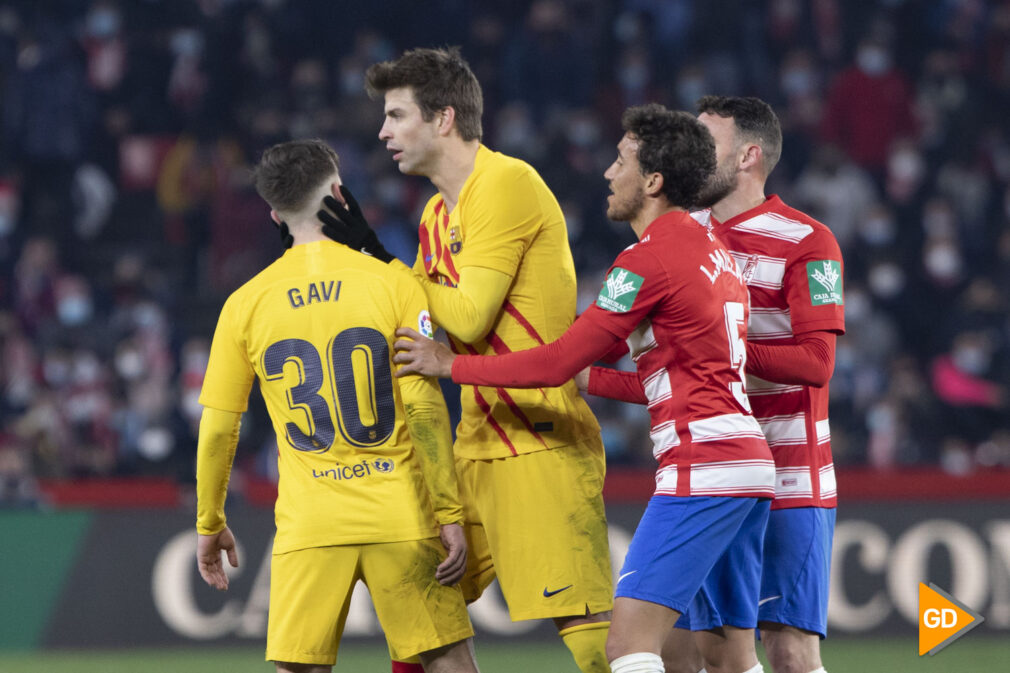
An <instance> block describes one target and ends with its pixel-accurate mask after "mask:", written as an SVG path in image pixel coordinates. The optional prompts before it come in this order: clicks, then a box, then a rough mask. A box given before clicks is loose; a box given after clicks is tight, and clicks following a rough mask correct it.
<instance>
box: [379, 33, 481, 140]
mask: <svg viewBox="0 0 1010 673" xmlns="http://www.w3.org/2000/svg"><path fill="white" fill-rule="evenodd" d="M400 87H408V88H410V89H411V91H413V93H414V100H415V101H417V105H418V107H420V108H421V118H422V119H424V121H426V122H428V121H431V120H432V119H433V118H434V117H435V114H436V113H438V112H440V111H441V110H444V109H445V108H447V107H451V108H453V109H454V110H455V111H456V130H457V131H458V132H459V135H460V137H462V138H463V140H480V139H481V136H482V135H483V134H484V132H483V129H482V128H481V121H480V119H481V115H483V113H484V94H483V93H482V92H481V89H480V82H478V81H477V77H476V75H474V74H473V71H472V70H470V66H469V65H468V64H467V62H466V61H465V60H464V59H463V57H462V56H461V55H460V52H459V47H446V48H443V49H411V50H410V51H407V52H404V54H403V55H402V56H400V58H398V59H396V60H395V61H383V62H381V63H374V64H372V65H371V66H370V67H369V68H368V70H366V71H365V89H366V90H367V91H368V95H369V96H371V97H372V98H376V97H378V96H379V95H382V94H384V93H386V92H387V91H389V90H390V89H399V88H400Z"/></svg>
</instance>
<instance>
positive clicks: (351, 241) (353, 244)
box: [316, 185, 393, 264]
mask: <svg viewBox="0 0 1010 673" xmlns="http://www.w3.org/2000/svg"><path fill="white" fill-rule="evenodd" d="M340 193H341V194H342V195H343V197H344V201H346V202H347V207H346V208H344V204H342V203H340V202H339V201H337V200H336V199H335V198H333V197H332V196H326V197H323V205H325V206H326V207H327V208H329V209H330V211H332V212H328V211H326V210H320V211H319V212H318V213H316V217H318V218H319V221H320V222H322V223H323V233H324V234H326V235H327V236H329V237H330V238H332V239H333V240H334V241H336V242H337V243H342V244H343V245H346V246H347V247H348V248H352V249H354V250H360V251H361V252H363V253H365V254H366V255H371V256H372V257H374V258H375V259H378V260H380V261H382V262H385V263H386V264H389V263H390V262H391V261H393V256H392V255H391V254H389V253H388V252H386V249H385V248H384V247H382V243H380V242H379V237H378V236H376V235H375V232H374V231H372V228H371V227H370V226H368V221H367V220H365V216H364V215H362V214H361V206H359V205H358V202H357V201H355V200H354V197H353V196H351V192H350V190H348V189H347V187H344V186H343V185H340Z"/></svg>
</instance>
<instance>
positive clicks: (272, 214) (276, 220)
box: [270, 208, 281, 227]
mask: <svg viewBox="0 0 1010 673" xmlns="http://www.w3.org/2000/svg"><path fill="white" fill-rule="evenodd" d="M270 219H271V220H273V221H274V224H276V225H277V226H278V227H279V226H281V216H280V215H278V214H277V211H276V210H274V209H273V208H271V209H270Z"/></svg>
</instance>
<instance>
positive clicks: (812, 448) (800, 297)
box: [694, 195, 845, 509]
mask: <svg viewBox="0 0 1010 673" xmlns="http://www.w3.org/2000/svg"><path fill="white" fill-rule="evenodd" d="M694 217H695V219H697V220H699V221H701V222H703V223H704V222H706V221H708V220H709V219H710V218H711V214H710V212H709V211H701V212H699V213H695V214H694ZM711 225H712V228H713V231H715V233H716V235H717V236H718V237H719V238H720V239H722V241H723V242H724V243H725V244H726V247H727V248H729V251H730V254H731V255H732V256H733V258H734V259H735V260H736V263H737V265H738V266H739V268H740V270H741V274H742V276H743V279H744V281H745V282H746V283H747V286H748V288H749V289H750V303H751V311H750V319H749V321H748V323H747V338H748V339H750V340H752V341H755V342H759V343H763V344H768V345H781V344H793V343H795V336H796V335H798V334H803V333H805V332H814V331H830V332H836V333H839V334H841V333H843V332H844V331H845V322H844V298H843V297H844V295H843V289H842V272H843V265H842V254H841V251H840V250H839V248H838V242H837V241H836V240H835V236H834V234H832V233H831V230H830V229H828V228H827V227H826V226H824V225H823V224H821V223H820V222H818V221H816V220H814V219H813V218H811V217H809V216H807V215H805V214H803V213H801V212H800V211H798V210H795V209H794V208H790V207H789V206H787V205H786V204H784V203H783V202H782V200H781V199H780V198H779V197H778V196H774V195H773V196H770V197H769V198H768V199H767V200H766V201H765V202H764V203H763V204H761V205H759V206H757V207H756V208H752V209H750V210H748V211H746V212H743V213H741V214H740V215H737V216H736V217H734V218H731V219H729V220H727V221H726V222H717V221H715V220H714V219H712V220H711ZM747 394H748V396H749V398H750V403H751V406H752V408H753V410H754V415H755V416H756V417H757V420H758V422H759V423H760V424H761V428H762V430H764V434H765V437H766V438H767V440H768V444H769V446H770V447H771V450H772V454H773V455H774V456H775V472H776V477H775V501H774V503H773V504H772V507H773V508H774V509H782V508H789V507H834V506H835V505H836V486H835V470H834V464H833V462H832V459H831V431H830V429H829V426H828V386H827V385H825V386H823V387H821V388H815V387H812V386H803V385H788V384H779V383H771V382H769V381H765V380H762V379H759V378H757V377H755V376H751V375H748V376H747Z"/></svg>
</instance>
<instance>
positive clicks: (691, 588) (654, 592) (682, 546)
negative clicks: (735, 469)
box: [607, 496, 767, 671]
mask: <svg viewBox="0 0 1010 673" xmlns="http://www.w3.org/2000/svg"><path fill="white" fill-rule="evenodd" d="M758 502H759V501H758V500H757V499H755V498H715V497H672V496H653V497H652V499H650V500H649V505H648V507H646V510H645V514H643V515H642V520H641V521H640V522H639V524H638V528H637V529H636V530H635V535H634V537H633V538H632V540H631V545H630V547H629V548H628V554H627V556H626V557H625V560H624V567H623V568H622V569H621V574H620V578H619V579H618V582H617V588H616V596H617V599H616V600H615V606H614V620H613V624H612V625H611V629H610V637H609V638H608V640H607V655H608V657H610V664H611V668H613V669H614V670H615V671H618V670H619V667H622V666H625V664H626V662H629V661H630V663H627V665H628V666H633V667H641V670H643V671H649V670H653V669H652V668H649V667H656V666H657V665H658V668H655V670H658V671H662V670H663V661H662V658H661V656H660V654H661V652H662V650H663V644H664V642H665V640H666V639H667V637H668V636H669V635H670V633H671V632H672V631H673V626H674V624H675V623H676V621H677V618H678V617H679V616H680V615H681V614H682V613H684V612H685V611H686V610H688V609H689V608H690V609H692V610H696V611H701V610H702V608H703V607H704V606H702V605H698V604H697V602H696V601H695V596H696V594H698V593H699V590H700V589H701V588H702V585H703V583H704V582H705V580H706V578H707V577H708V576H709V575H710V574H711V571H712V568H713V567H715V566H716V564H717V563H718V562H719V560H720V559H721V558H722V557H723V555H724V552H725V550H726V549H727V548H728V547H729V546H730V545H731V544H732V543H733V542H734V540H735V539H736V537H737V534H738V532H739V530H740V528H741V527H742V526H743V525H744V524H745V522H746V521H747V520H748V519H749V518H750V517H751V516H752V512H753V510H754V508H755V507H756V506H757V505H758ZM765 512H766V514H767V509H766V510H765ZM761 532H762V533H763V528H762V531H761ZM756 545H757V549H758V551H759V552H760V536H759V538H758V540H757V542H756ZM757 581H758V577H757V576H756V577H755V580H754V584H755V586H754V590H753V593H755V594H756V593H757ZM628 599H631V600H628ZM753 602H756V600H755V601H753ZM700 617H701V618H708V615H707V614H705V613H703V614H701V615H700ZM692 628H693V626H692ZM752 647H753V646H752ZM628 656H632V657H633V658H632V659H631V660H627V659H624V657H628ZM657 662H658V663H657ZM629 670H636V668H630V669H629Z"/></svg>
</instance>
